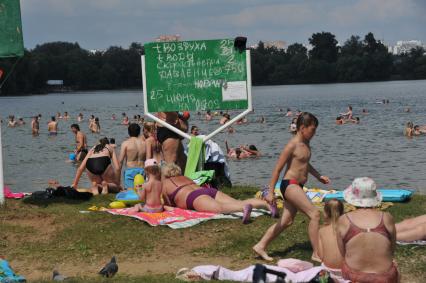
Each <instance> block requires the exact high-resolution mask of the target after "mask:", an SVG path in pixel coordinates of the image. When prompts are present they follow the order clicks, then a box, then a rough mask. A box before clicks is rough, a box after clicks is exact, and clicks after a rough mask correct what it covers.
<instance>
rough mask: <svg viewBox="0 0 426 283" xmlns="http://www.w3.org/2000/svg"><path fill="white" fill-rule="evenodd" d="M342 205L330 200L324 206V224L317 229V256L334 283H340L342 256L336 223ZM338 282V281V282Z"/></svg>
mask: <svg viewBox="0 0 426 283" xmlns="http://www.w3.org/2000/svg"><path fill="white" fill-rule="evenodd" d="M343 213H344V208H343V203H342V202H341V201H339V200H337V199H331V200H329V201H327V202H326V203H325V205H324V213H323V215H324V223H325V225H324V226H323V227H321V229H319V245H318V256H319V257H320V258H321V260H322V264H321V265H322V266H323V267H324V268H325V269H326V270H327V271H328V272H329V273H330V275H331V278H333V279H335V282H341V280H342V279H343V275H342V263H343V256H342V254H341V253H340V250H339V247H338V245H337V221H338V220H339V217H340V216H341V215H343ZM339 280H340V281H339Z"/></svg>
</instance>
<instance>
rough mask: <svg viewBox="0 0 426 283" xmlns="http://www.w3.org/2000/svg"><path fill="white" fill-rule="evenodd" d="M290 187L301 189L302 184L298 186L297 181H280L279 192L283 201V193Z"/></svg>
mask: <svg viewBox="0 0 426 283" xmlns="http://www.w3.org/2000/svg"><path fill="white" fill-rule="evenodd" d="M290 185H299V186H300V187H301V188H302V189H303V186H304V184H300V183H299V182H297V180H294V179H290V180H288V179H282V180H281V185H280V191H281V195H282V196H283V198H284V199H285V191H286V190H287V187H288V186H290Z"/></svg>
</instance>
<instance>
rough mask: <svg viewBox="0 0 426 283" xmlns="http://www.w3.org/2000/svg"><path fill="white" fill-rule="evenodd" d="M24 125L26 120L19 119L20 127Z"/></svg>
mask: <svg viewBox="0 0 426 283" xmlns="http://www.w3.org/2000/svg"><path fill="white" fill-rule="evenodd" d="M23 125H25V121H24V118H19V119H18V126H23Z"/></svg>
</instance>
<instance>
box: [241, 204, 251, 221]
mask: <svg viewBox="0 0 426 283" xmlns="http://www.w3.org/2000/svg"><path fill="white" fill-rule="evenodd" d="M252 209H253V206H252V205H251V204H246V205H245V206H244V210H243V224H248V223H249V221H250V215H251V210H252Z"/></svg>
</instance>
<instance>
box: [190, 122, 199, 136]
mask: <svg viewBox="0 0 426 283" xmlns="http://www.w3.org/2000/svg"><path fill="white" fill-rule="evenodd" d="M191 135H192V136H194V137H196V136H198V135H199V132H198V127H197V126H195V125H194V126H192V127H191Z"/></svg>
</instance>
